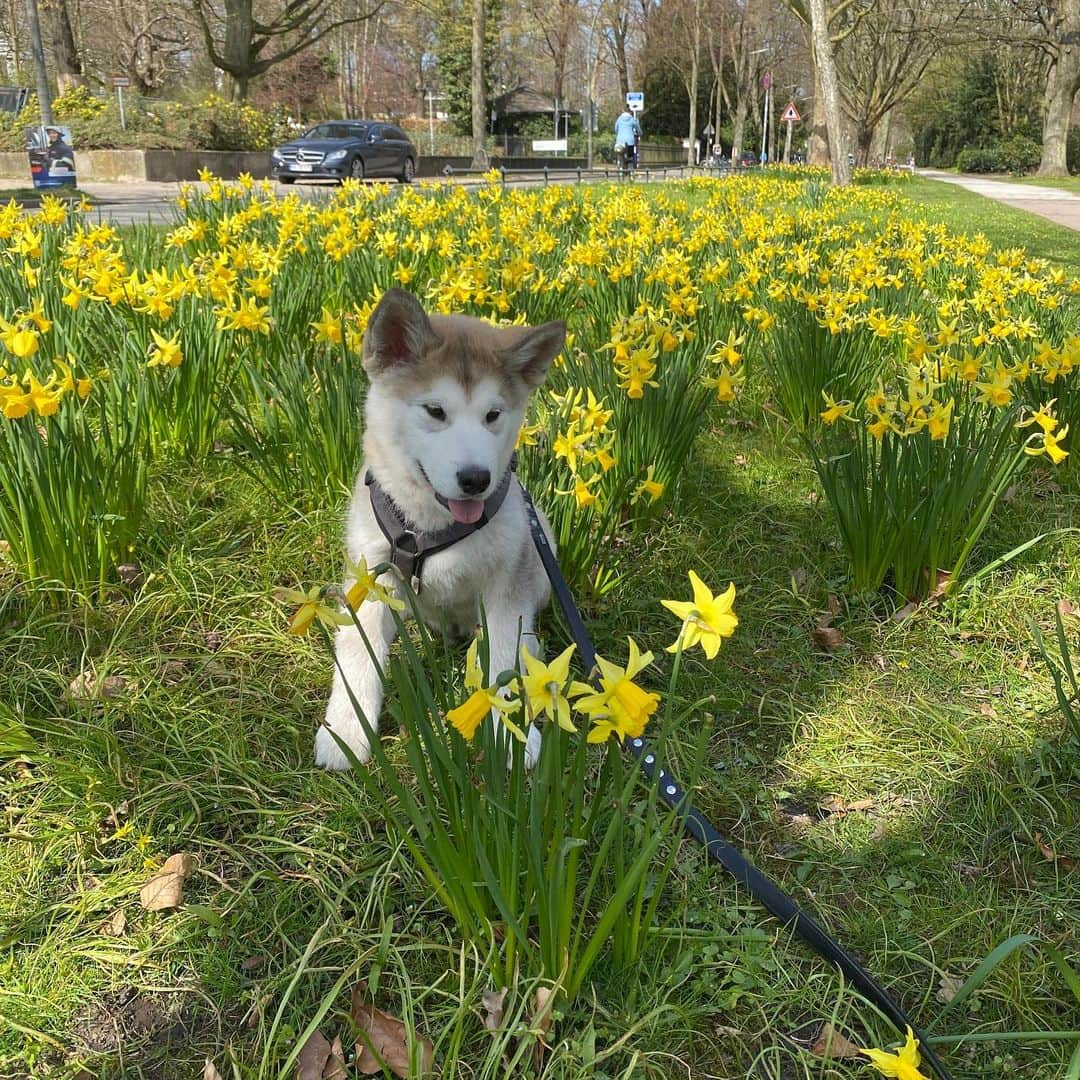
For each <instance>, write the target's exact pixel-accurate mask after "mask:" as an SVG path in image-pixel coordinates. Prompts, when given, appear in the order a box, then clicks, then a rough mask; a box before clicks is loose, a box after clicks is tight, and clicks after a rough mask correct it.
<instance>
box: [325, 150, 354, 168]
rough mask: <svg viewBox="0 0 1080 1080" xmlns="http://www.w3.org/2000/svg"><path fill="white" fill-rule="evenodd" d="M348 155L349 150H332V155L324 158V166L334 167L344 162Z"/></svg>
mask: <svg viewBox="0 0 1080 1080" xmlns="http://www.w3.org/2000/svg"><path fill="white" fill-rule="evenodd" d="M348 155H349V151H348V150H331V151H330V153H329V154H327V155H326V157H324V158H323V164H325V165H334V164H335V163H337V162H339V161H344V160H345V158H346V157H348Z"/></svg>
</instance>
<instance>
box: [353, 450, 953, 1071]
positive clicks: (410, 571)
mask: <svg viewBox="0 0 1080 1080" xmlns="http://www.w3.org/2000/svg"><path fill="white" fill-rule="evenodd" d="M514 465H515V462H511V464H510V467H509V468H508V469H507V470H506V473H505V475H504V476H503V478H502V480H501V481H500V482H499V486H498V488H497V489H496V490H495V492H494V494H492V496H491V498H490V499H487V500H486V501H485V503H484V512H483V514H482V515H481V516H480V518H479V520H477V521H476V522H474V523H473V524H471V525H465V524H462V523H461V522H457V521H455V522H454V523H453V524H452V525H448V526H447V527H446V528H444V529H439V530H437V531H436V532H419V531H416V530H413V529H410V528H409V527H408V523H407V521H406V519H405V515H404V514H403V513H402V512H401V510H400V508H399V507H398V506H397V504H396V503H395V502H394V500H393V499H391V498H390V496H389V495H387V493H386V492H385V491H384V490H383V489H382V488H381V487H379V485H378V484H377V483H376V481H375V478H374V477H373V476H372V475H371V473H370V472H369V473H368V474H367V476H366V477H365V478H364V482H365V483H366V484H367V485H368V487H369V488H370V489H371V509H372V511H373V512H374V514H375V520H376V521H377V522H378V523H379V528H380V529H382V531H383V535H384V536H385V537H386V539H387V540H389V541H390V562H391V563H393V565H394V566H395V567H397V569H398V570H399V571H400V573H402V574H403V575H404V576H405V578H406V580H407V581H410V582H411V583H412V587H413V591H414V592H415V593H417V594H419V592H420V575H421V572H422V571H423V568H424V561H425V560H426V559H427V558H428V557H429V556H430V555H436V554H438V553H439V552H440V551H445V550H446V549H447V548H449V547H453V546H454V544H456V543H457V542H458V541H459V540H464V539H465V538H466V537H468V536H472V534H473V533H474V532H476V531H477V530H479V529H482V528H483V527H484V526H485V525H486V524H487V523H488V522H489V521H490V520H491V519H492V518H493V517H494V516H495V514H496V513H497V512H498V509H499V507H500V506H502V504H503V500H504V499H505V498H506V492H507V491H508V490H509V488H510V481H511V479H512V476H513V472H514ZM519 487H521V494H522V497H523V498H524V500H525V512H526V515H527V517H528V520H529V531H530V533H531V534H532V539H533V543H534V544H535V545H536V550H537V553H538V554H539V556H540V561H541V562H542V563H543V564H544V571H545V572H546V574H547V576H548V580H549V581H550V582H551V588H552V591H553V592H554V593H555V597H556V599H557V600H558V602H559V607H560V608H561V609H562V612H563V615H564V616H565V617H566V622H567V625H568V627H569V629H570V635H571V637H572V638H573V639H574V642H575V644H576V645H577V647H578V653H579V655H580V659H581V663H582V665H583V666H584V667H585V669H586V670H588V671H589V673H590V677H593V673H594V669H595V667H596V650H595V648H594V647H593V643H592V640H591V638H590V637H589V633H588V631H587V630H586V629H585V623H584V621H583V620H582V618H581V613H580V612H579V611H578V609H577V605H576V604H575V603H574V598H573V596H571V594H570V589H569V586H568V585H567V584H566V579H565V578H564V577H563V575H562V571H561V570H560V569H559V564H558V562H557V561H556V559H555V553H554V552H553V551H552V550H551V545H550V544H549V543H548V539H547V536H546V535H545V533H544V530H543V527H542V525H541V524H540V516H539V514H538V513H537V511H536V507H535V506H534V505H533V501H532V499H531V497H530V496H529V493H528V491H526V490H525V488H524V487H523V486H521V485H520V484H519ZM594 681H595V680H594ZM622 748H623V750H624V751H625V752H626V753H628V754H629V755H630V756H631V757H633V758H634V759H635V760H636V761H637V762H638V764H639V765H640V766H641V771H642V772H643V773H644V774H645V776H646V777H647V778H648V779H649V780H650V781H651V782H652V783H654V784H656V785H657V789H658V792H659V795H660V798H661V799H662V800H663V801H664V802H665V803H666V804H667V805H668V806H669V807H670V808H671V810H672V811H673V812H674V813H676V814H678V815H679V816H680V817H681V818H682V823H683V828H684V829H685V831H686V832H687V834H688V835H690V836H692V837H693V838H694V839H695V840H697V841H698V843H700V844H702V845H703V846H704V848H705V852H706V854H707V856H708V857H709V858H710V859H712V860H714V861H715V862H718V863H719V864H720V865H721V866H722V867H723V868H724V869H725V870H727V871H728V873H729V874H731V875H732V877H734V878H735V880H736V881H738V882H739V884H741V885H743V886H744V887H745V888H746V889H748V890H749V892H750V895H751V896H753V897H754V899H755V900H757V902H758V903H759V904H761V905H762V907H764V908H765V909H766V910H767V911H768V912H769V913H770V914H772V915H773V916H774V917H775V918H777V919H779V920H780V921H781V922H782V923H784V924H785V925H790V926H791V928H792V929H793V930H794V931H795V933H796V935H797V936H798V937H800V938H801V939H802V940H803V941H804V942H805V943H806V944H807V945H809V946H810V948H811V949H813V950H814V952H816V953H817V954H818V955H819V956H821V957H823V958H824V959H826V960H828V961H829V962H830V963H831V964H835V965H836V967H837V968H839V969H840V971H842V972H843V973H844V975H845V976H846V977H847V978H848V979H850V980H851V982H852V983H853V984H854V985H855V986H856V987H858V989H859V990H860V991H861V992H862V993H863V994H864V995H865V996H866V998H867V1000H869V1001H871V1002H873V1003H874V1004H875V1005H877V1007H878V1008H879V1009H880V1010H881V1012H882V1013H883V1014H884V1015H885V1016H887V1017H888V1018H889V1019H890V1020H891V1021H892V1022H893V1023H894V1024H895V1025H896V1027H897V1029H898V1030H900V1031H904V1030H905V1028H907V1027H910V1028H911V1029H912V1031H913V1033H914V1034H915V1036H916V1038H918V1040H919V1050H920V1051H921V1053H922V1055H923V1058H924V1059H925V1061H926V1063H927V1065H929V1066H930V1068H931V1069H933V1071H934V1072H935V1074H936V1075H937V1076H938V1077H939V1078H940V1080H950V1078H949V1071H948V1069H946V1067H945V1065H944V1064H943V1063H942V1062H941V1060H940V1059H939V1058H938V1056H937V1055H936V1054H935V1053H934V1051H933V1049H932V1048H931V1047H930V1046H929V1045H928V1044H927V1042H926V1038H925V1036H923V1034H922V1033H921V1032H920V1031H919V1029H918V1028H917V1027H916V1026H915V1025H914V1024H913V1023H912V1022H911V1021H910V1020H909V1019H908V1017H907V1014H906V1013H905V1012H904V1010H903V1009H901V1008H900V1006H899V1005H897V1004H896V1002H894V1001H893V999H892V998H891V997H890V996H889V993H888V991H886V990H885V988H884V987H882V986H881V984H880V983H879V982H878V981H877V980H876V979H875V978H874V977H873V975H871V974H870V973H869V972H868V971H867V970H866V969H865V968H864V967H863V966H862V965H861V964H860V963H859V962H858V961H857V960H856V959H855V957H853V956H852V955H851V953H849V952H848V951H847V950H846V949H845V948H844V947H843V946H842V945H841V944H840V943H839V942H837V941H836V940H835V939H834V938H832V937H831V936H830V935H829V932H828V931H827V930H826V929H825V928H824V927H823V926H822V925H821V923H819V922H818V921H817V920H816V919H815V918H814V917H813V916H812V915H810V914H809V913H808V912H806V911H804V910H803V909H802V908H801V907H800V906H799V904H798V903H797V902H796V901H795V900H794V899H792V897H790V896H788V895H787V893H785V892H784V890H783V889H781V888H780V886H779V885H777V884H776V882H774V881H773V880H772V879H771V878H770V877H768V876H767V875H766V874H763V873H762V872H761V871H760V870H759V869H758V868H757V867H756V866H754V865H753V863H751V862H750V861H749V860H748V859H747V858H746V857H745V856H744V855H743V854H742V852H740V851H738V850H737V849H736V848H734V847H732V846H731V844H729V843H728V842H727V841H726V840H725V839H724V838H723V837H722V836H721V835H720V833H719V832H718V831H717V829H716V828H715V826H713V825H712V823H711V822H710V821H709V820H708V819H707V818H706V817H704V816H703V815H702V814H701V813H700V811H698V810H696V809H695V808H694V807H693V806H692V805H689V804H688V801H687V798H686V791H685V790H684V788H683V787H682V785H681V784H680V783H679V782H678V780H676V779H675V777H674V776H672V775H671V773H669V772H668V771H667V768H666V766H665V764H664V763H662V762H660V761H658V760H657V757H656V754H655V752H654V751H653V750H652V749H650V747H649V744H648V743H647V742H646V741H645V740H644V739H630V738H628V739H625V740H623V744H622Z"/></svg>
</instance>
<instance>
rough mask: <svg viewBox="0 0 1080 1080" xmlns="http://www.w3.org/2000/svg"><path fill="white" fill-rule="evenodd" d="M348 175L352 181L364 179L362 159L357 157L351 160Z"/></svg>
mask: <svg viewBox="0 0 1080 1080" xmlns="http://www.w3.org/2000/svg"><path fill="white" fill-rule="evenodd" d="M349 175H350V176H351V177H352V178H353V179H354V180H363V179H364V159H363V158H358V157H357V158H353V159H352V164H351V165H350V166H349Z"/></svg>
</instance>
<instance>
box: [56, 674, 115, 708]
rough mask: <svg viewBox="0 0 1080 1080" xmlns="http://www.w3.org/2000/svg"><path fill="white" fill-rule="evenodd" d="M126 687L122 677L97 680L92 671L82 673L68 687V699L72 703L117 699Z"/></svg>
mask: <svg viewBox="0 0 1080 1080" xmlns="http://www.w3.org/2000/svg"><path fill="white" fill-rule="evenodd" d="M127 686H128V681H127V679H125V678H124V677H123V676H122V675H106V676H105V678H104V679H98V678H97V677H96V676H95V675H94V673H93V672H92V671H83V672H80V673H79V674H78V675H76V676H75V678H74V679H72V680H71V683H70V684H69V685H68V697H69V698H71V699H72V701H100V700H101V699H102V698H114V697H119V696H120V695H121V694H122V693H123V692H124V691H125V690H126V689H127Z"/></svg>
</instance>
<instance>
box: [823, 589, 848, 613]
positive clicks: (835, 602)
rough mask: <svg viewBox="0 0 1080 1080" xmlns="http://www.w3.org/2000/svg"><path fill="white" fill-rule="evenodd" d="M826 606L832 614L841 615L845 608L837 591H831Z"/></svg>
mask: <svg viewBox="0 0 1080 1080" xmlns="http://www.w3.org/2000/svg"><path fill="white" fill-rule="evenodd" d="M825 604H826V606H827V607H828V609H829V614H830V615H839V614H840V612H841V611H843V610H844V608H843V605H842V604H841V603H840V597H839V596H837V595H836V594H835V593H829V597H828V599H827V600H826V601H825Z"/></svg>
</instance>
